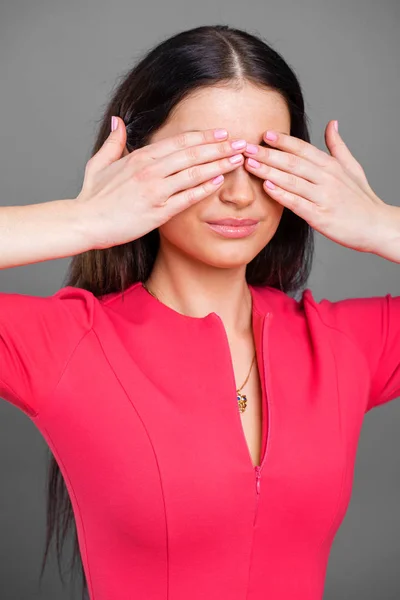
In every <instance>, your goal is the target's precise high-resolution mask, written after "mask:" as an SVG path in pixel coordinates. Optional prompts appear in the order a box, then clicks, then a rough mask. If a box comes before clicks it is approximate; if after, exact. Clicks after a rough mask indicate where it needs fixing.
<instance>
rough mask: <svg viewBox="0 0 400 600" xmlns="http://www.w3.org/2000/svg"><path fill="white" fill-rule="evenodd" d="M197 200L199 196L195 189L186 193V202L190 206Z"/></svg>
mask: <svg viewBox="0 0 400 600" xmlns="http://www.w3.org/2000/svg"><path fill="white" fill-rule="evenodd" d="M196 199H197V194H196V191H195V190H194V188H191V189H189V190H187V191H186V201H187V203H188V204H193V203H194V202H195V201H196Z"/></svg>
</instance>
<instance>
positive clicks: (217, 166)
mask: <svg viewBox="0 0 400 600" xmlns="http://www.w3.org/2000/svg"><path fill="white" fill-rule="evenodd" d="M232 161H234V162H232ZM243 162H244V157H243V154H235V155H233V156H231V157H229V158H223V159H220V160H217V161H214V162H210V163H205V164H202V165H196V166H192V167H189V168H188V169H184V170H183V171H180V172H179V173H175V174H174V175H171V176H170V177H167V178H165V179H164V180H163V186H164V193H165V194H166V195H167V196H171V195H172V194H175V193H176V192H178V191H180V190H184V189H188V188H191V187H193V186H194V185H197V184H201V183H204V182H206V181H208V180H210V179H212V178H214V177H217V176H218V175H220V174H222V173H228V172H229V171H233V170H234V169H236V167H238V166H240V165H242V164H243Z"/></svg>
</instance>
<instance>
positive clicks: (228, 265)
mask: <svg viewBox="0 0 400 600" xmlns="http://www.w3.org/2000/svg"><path fill="white" fill-rule="evenodd" d="M207 250H208V251H207V253H204V252H203V253H202V255H201V256H198V257H197V258H198V260H199V261H201V262H203V263H205V264H207V265H210V266H212V267H217V268H219V269H237V268H239V267H245V266H246V265H247V264H248V263H249V262H251V261H252V260H253V258H254V257H255V256H257V254H258V252H259V249H257V250H256V251H254V250H253V251H250V250H249V249H248V248H247V249H245V248H243V247H242V248H236V249H233V248H231V249H228V248H226V249H224V250H221V249H220V248H215V249H213V248H212V246H211V245H209V246H208V248H207Z"/></svg>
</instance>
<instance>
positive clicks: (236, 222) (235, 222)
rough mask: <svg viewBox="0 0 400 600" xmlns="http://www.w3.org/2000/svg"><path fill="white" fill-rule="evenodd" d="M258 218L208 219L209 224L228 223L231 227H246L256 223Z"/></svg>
mask: <svg viewBox="0 0 400 600" xmlns="http://www.w3.org/2000/svg"><path fill="white" fill-rule="evenodd" d="M258 222H259V221H258V220H257V219H219V220H218V221H207V223H208V224H209V225H228V226H229V227H245V226H247V225H256V224H257V223H258Z"/></svg>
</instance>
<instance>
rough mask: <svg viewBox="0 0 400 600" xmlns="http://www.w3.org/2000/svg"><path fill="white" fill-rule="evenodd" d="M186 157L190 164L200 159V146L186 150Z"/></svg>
mask: <svg viewBox="0 0 400 600" xmlns="http://www.w3.org/2000/svg"><path fill="white" fill-rule="evenodd" d="M185 156H186V158H187V159H189V161H190V162H192V161H196V160H198V159H199V147H198V146H189V147H188V148H186V149H185Z"/></svg>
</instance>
